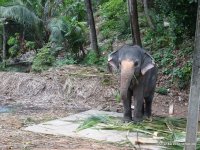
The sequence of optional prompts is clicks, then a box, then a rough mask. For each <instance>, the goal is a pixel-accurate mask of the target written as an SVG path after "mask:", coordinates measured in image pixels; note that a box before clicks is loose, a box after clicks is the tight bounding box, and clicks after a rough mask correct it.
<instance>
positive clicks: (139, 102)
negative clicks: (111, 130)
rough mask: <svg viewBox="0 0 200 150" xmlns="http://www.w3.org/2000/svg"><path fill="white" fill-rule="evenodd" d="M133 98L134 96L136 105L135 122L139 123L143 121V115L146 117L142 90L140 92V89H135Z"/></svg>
mask: <svg viewBox="0 0 200 150" xmlns="http://www.w3.org/2000/svg"><path fill="white" fill-rule="evenodd" d="M133 96H134V104H135V107H134V118H133V121H135V122H138V121H141V120H142V119H143V115H144V98H143V94H142V90H140V88H137V89H135V90H134V93H133Z"/></svg>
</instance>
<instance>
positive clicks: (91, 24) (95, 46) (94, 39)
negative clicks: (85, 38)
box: [85, 0, 100, 57]
mask: <svg viewBox="0 0 200 150" xmlns="http://www.w3.org/2000/svg"><path fill="white" fill-rule="evenodd" d="M85 5H86V10H87V15H88V24H89V27H90V42H91V46H92V49H93V50H94V51H95V52H96V54H97V56H98V57H99V56H100V52H99V49H98V44H97V34H96V29H95V22H94V16H93V10H92V3H91V0H85Z"/></svg>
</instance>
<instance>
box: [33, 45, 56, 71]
mask: <svg viewBox="0 0 200 150" xmlns="http://www.w3.org/2000/svg"><path fill="white" fill-rule="evenodd" d="M38 51H39V52H38V53H37V55H36V57H35V59H34V60H33V65H32V70H33V71H36V72H41V71H44V70H47V69H48V68H49V67H50V66H52V64H53V63H54V62H55V57H54V56H53V55H52V53H51V48H50V43H48V44H46V45H45V46H44V47H42V48H41V49H39V50H38Z"/></svg>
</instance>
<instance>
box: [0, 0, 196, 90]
mask: <svg viewBox="0 0 200 150" xmlns="http://www.w3.org/2000/svg"><path fill="white" fill-rule="evenodd" d="M137 2H138V21H139V26H140V35H141V41H142V46H143V47H144V48H145V49H147V50H148V51H149V52H150V53H151V54H152V55H153V57H154V58H155V61H156V62H157V65H158V66H159V70H160V73H161V74H163V75H165V76H166V78H167V80H168V81H169V82H168V85H167V86H169V87H170V86H172V85H175V86H176V87H178V88H179V89H184V88H187V87H188V85H189V82H190V76H191V70H192V69H191V68H192V61H191V57H192V56H191V54H192V51H193V42H194V35H195V24H196V14H197V13H196V11H197V2H196V1H195V0H178V1H175V0H149V1H148V8H147V9H148V13H145V10H147V9H145V7H144V6H145V5H144V1H142V0H138V1H137ZM127 6H128V4H127V0H95V1H92V7H93V15H94V18H95V23H96V30H97V35H98V36H97V37H98V38H97V39H98V47H99V53H100V56H98V55H97V53H96V51H94V50H93V49H91V48H90V30H89V28H88V21H87V11H86V7H85V3H84V0H75V1H74V0H0V35H1V36H0V56H1V64H0V68H1V70H3V71H22V69H19V68H16V65H22V64H23V65H31V68H32V69H31V70H32V71H36V72H41V71H43V70H46V69H48V68H49V67H52V66H53V67H60V66H63V65H66V64H81V65H96V66H98V68H100V69H101V70H102V71H104V70H106V64H107V62H106V61H107V55H108V53H110V52H111V51H113V50H114V49H115V48H113V46H112V45H113V43H116V42H122V43H131V38H132V37H131V28H130V19H129V14H128V8H127ZM149 19H150V21H151V22H150V23H149ZM27 55H28V56H29V57H28V56H27ZM24 57H25V58H24ZM22 58H23V59H22ZM29 58H31V59H30V60H29ZM14 66H15V67H14ZM23 71H24V70H23ZM165 88H168V87H165Z"/></svg>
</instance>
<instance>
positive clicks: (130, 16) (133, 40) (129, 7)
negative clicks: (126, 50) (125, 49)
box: [127, 0, 136, 45]
mask: <svg viewBox="0 0 200 150" xmlns="http://www.w3.org/2000/svg"><path fill="white" fill-rule="evenodd" d="M127 4H128V6H127V7H128V13H129V18H130V26H131V35H132V43H133V45H135V44H136V43H135V37H134V32H133V28H132V27H133V19H132V15H131V5H130V0H128V3H127Z"/></svg>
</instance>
